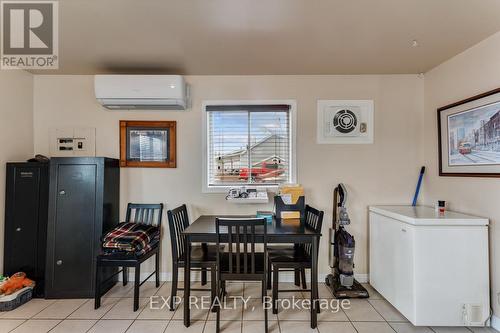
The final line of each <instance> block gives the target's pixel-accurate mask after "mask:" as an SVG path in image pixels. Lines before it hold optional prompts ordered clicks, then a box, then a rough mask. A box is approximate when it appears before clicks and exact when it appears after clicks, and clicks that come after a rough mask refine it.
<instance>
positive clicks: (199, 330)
mask: <svg viewBox="0 0 500 333" xmlns="http://www.w3.org/2000/svg"><path fill="white" fill-rule="evenodd" d="M204 328H205V321H204V320H199V321H193V320H191V325H190V326H189V327H186V326H184V323H183V322H182V320H171V321H170V322H169V323H168V326H167V329H166V330H165V332H166V333H203V329H204Z"/></svg>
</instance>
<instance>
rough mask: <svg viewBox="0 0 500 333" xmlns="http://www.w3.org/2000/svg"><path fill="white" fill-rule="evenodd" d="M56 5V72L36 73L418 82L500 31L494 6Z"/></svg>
mask: <svg viewBox="0 0 500 333" xmlns="http://www.w3.org/2000/svg"><path fill="white" fill-rule="evenodd" d="M59 3H60V7H59V12H60V13H59V17H60V20H59V26H60V27H59V30H60V42H59V45H60V53H59V59H60V69H59V70H57V71H46V70H44V71H38V72H37V73H43V74H95V73H175V74H196V75H202V74H210V75H236V74H239V75H247V74H248V75H250V74H373V73H391V74H396V73H420V72H425V71H427V70H429V69H431V68H432V67H434V66H436V65H438V64H439V63H441V62H443V61H445V60H447V59H449V58H450V57H452V56H454V55H456V54H458V53H460V52H462V51H464V50H465V49H467V48H469V47H470V46H472V45H474V44H476V43H478V42H479V41H481V40H483V39H485V38H486V37H488V36H490V35H492V34H493V33H495V32H497V31H500V1H499V0H59ZM413 40H418V44H419V45H418V46H417V47H412V41H413Z"/></svg>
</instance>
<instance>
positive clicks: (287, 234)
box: [183, 215, 321, 243]
mask: <svg viewBox="0 0 500 333" xmlns="http://www.w3.org/2000/svg"><path fill="white" fill-rule="evenodd" d="M217 217H219V218H231V217H234V218H255V215H253V216H252V215H201V216H200V217H198V218H197V219H196V220H195V221H194V222H193V223H191V224H190V225H189V227H187V228H186V229H185V230H184V232H183V234H184V235H187V236H190V238H192V240H194V239H197V240H200V239H206V240H207V242H208V241H209V239H213V237H215V236H216V231H215V219H216V218H217ZM262 229H263V228H262V227H256V229H255V234H256V235H258V234H262V233H263V230H262ZM221 230H224V229H223V228H221ZM267 236H268V238H269V242H271V240H272V241H276V240H279V241H281V242H286V240H287V239H290V240H289V241H288V243H293V242H295V241H297V240H298V239H300V240H302V239H306V240H308V241H309V240H310V239H311V238H312V237H319V236H321V233H317V232H315V231H314V230H312V229H310V228H307V227H301V226H299V225H292V224H286V223H280V222H277V221H276V220H273V223H269V224H268V225H267Z"/></svg>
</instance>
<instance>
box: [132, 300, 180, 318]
mask: <svg viewBox="0 0 500 333" xmlns="http://www.w3.org/2000/svg"><path fill="white" fill-rule="evenodd" d="M161 297H165V296H161ZM165 301H167V299H166V298H165ZM167 303H168V301H167ZM174 313H175V312H174V311H170V307H169V305H168V304H167V305H165V302H164V300H162V299H161V298H158V299H157V300H156V299H154V300H153V302H152V301H151V299H148V302H147V303H146V306H145V307H144V308H143V310H142V311H141V313H140V314H139V316H138V317H137V319H149V320H170V319H172V317H173V316H174Z"/></svg>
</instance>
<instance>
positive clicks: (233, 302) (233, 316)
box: [208, 297, 264, 321]
mask: <svg viewBox="0 0 500 333" xmlns="http://www.w3.org/2000/svg"><path fill="white" fill-rule="evenodd" d="M226 302H227V303H226V305H225V308H222V309H221V310H220V317H221V320H224V321H241V320H242V319H243V301H242V300H241V299H239V298H231V297H228V298H227V301H226ZM262 318H264V317H262ZM208 320H216V312H210V313H209V314H208Z"/></svg>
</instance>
